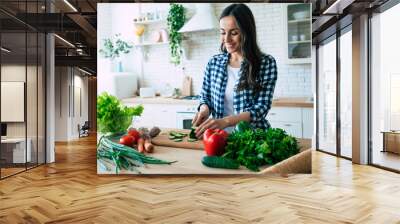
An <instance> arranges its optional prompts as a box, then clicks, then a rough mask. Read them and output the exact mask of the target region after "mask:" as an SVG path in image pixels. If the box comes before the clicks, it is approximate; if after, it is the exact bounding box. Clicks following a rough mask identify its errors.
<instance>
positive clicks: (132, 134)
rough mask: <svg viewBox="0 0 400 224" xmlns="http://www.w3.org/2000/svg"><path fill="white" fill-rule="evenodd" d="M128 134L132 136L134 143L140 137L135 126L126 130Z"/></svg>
mask: <svg viewBox="0 0 400 224" xmlns="http://www.w3.org/2000/svg"><path fill="white" fill-rule="evenodd" d="M128 135H129V136H132V137H133V138H134V143H135V144H136V143H137V140H138V139H139V138H140V133H139V132H138V130H136V129H135V128H131V129H129V130H128Z"/></svg>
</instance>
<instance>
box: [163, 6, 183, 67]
mask: <svg viewBox="0 0 400 224" xmlns="http://www.w3.org/2000/svg"><path fill="white" fill-rule="evenodd" d="M185 20H186V17H185V8H184V7H183V6H182V5H180V4H176V3H171V4H170V8H169V12H168V17H167V23H168V31H169V47H170V51H171V63H173V64H174V65H179V64H180V62H181V56H182V49H181V42H182V34H181V33H179V32H178V30H179V29H180V28H182V26H183V25H184V24H185Z"/></svg>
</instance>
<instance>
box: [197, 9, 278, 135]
mask: <svg viewBox="0 0 400 224" xmlns="http://www.w3.org/2000/svg"><path fill="white" fill-rule="evenodd" d="M219 22H220V34H221V51H222V53H221V54H218V55H215V56H213V57H212V58H211V59H210V61H209V62H208V64H207V67H206V70H205V75H204V80H203V86H202V90H201V94H200V95H201V99H200V105H199V107H198V113H196V115H195V117H194V118H193V125H194V126H197V129H196V136H197V137H198V138H201V137H202V135H203V133H204V131H205V130H207V129H209V128H211V129H216V128H219V129H225V130H227V131H228V132H230V131H232V130H233V127H235V125H236V124H237V123H239V122H240V121H248V122H250V124H251V125H252V126H253V127H254V128H263V129H267V128H269V127H270V124H269V122H268V121H267V120H266V115H267V114H268V111H269V110H270V108H271V103H272V97H273V93H274V89H275V84H276V80H277V68H276V62H275V59H274V58H273V57H272V56H270V55H265V54H263V53H262V52H261V51H260V49H259V47H258V45H257V38H256V25H255V21H254V16H253V14H252V12H251V10H250V9H249V8H248V7H247V6H246V5H245V4H232V5H229V6H228V7H227V8H225V9H224V10H223V12H222V14H221V17H220V20H219ZM210 115H212V116H211V117H209V116H210Z"/></svg>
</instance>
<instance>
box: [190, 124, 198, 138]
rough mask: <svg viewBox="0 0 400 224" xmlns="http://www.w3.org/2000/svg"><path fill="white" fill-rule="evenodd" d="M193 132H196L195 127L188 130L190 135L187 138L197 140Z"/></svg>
mask: <svg viewBox="0 0 400 224" xmlns="http://www.w3.org/2000/svg"><path fill="white" fill-rule="evenodd" d="M195 131H196V127H192V128H191V130H190V133H189V138H191V139H197V137H196V133H195Z"/></svg>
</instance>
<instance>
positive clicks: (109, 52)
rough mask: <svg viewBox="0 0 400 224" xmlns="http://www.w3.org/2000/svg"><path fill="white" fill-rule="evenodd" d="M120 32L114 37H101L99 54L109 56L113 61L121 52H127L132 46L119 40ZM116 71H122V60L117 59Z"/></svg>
mask: <svg viewBox="0 0 400 224" xmlns="http://www.w3.org/2000/svg"><path fill="white" fill-rule="evenodd" d="M120 36H121V34H116V35H115V36H114V37H111V38H105V39H103V41H104V44H103V49H100V51H99V52H100V54H101V55H103V57H104V58H109V59H110V60H111V62H113V61H114V60H115V59H116V58H119V57H120V56H121V54H127V53H129V52H130V49H131V48H132V46H131V45H129V44H128V43H126V42H125V41H123V40H121V39H120V38H119V37H120ZM115 70H116V71H117V72H122V70H123V69H122V62H121V61H118V64H117V69H115Z"/></svg>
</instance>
